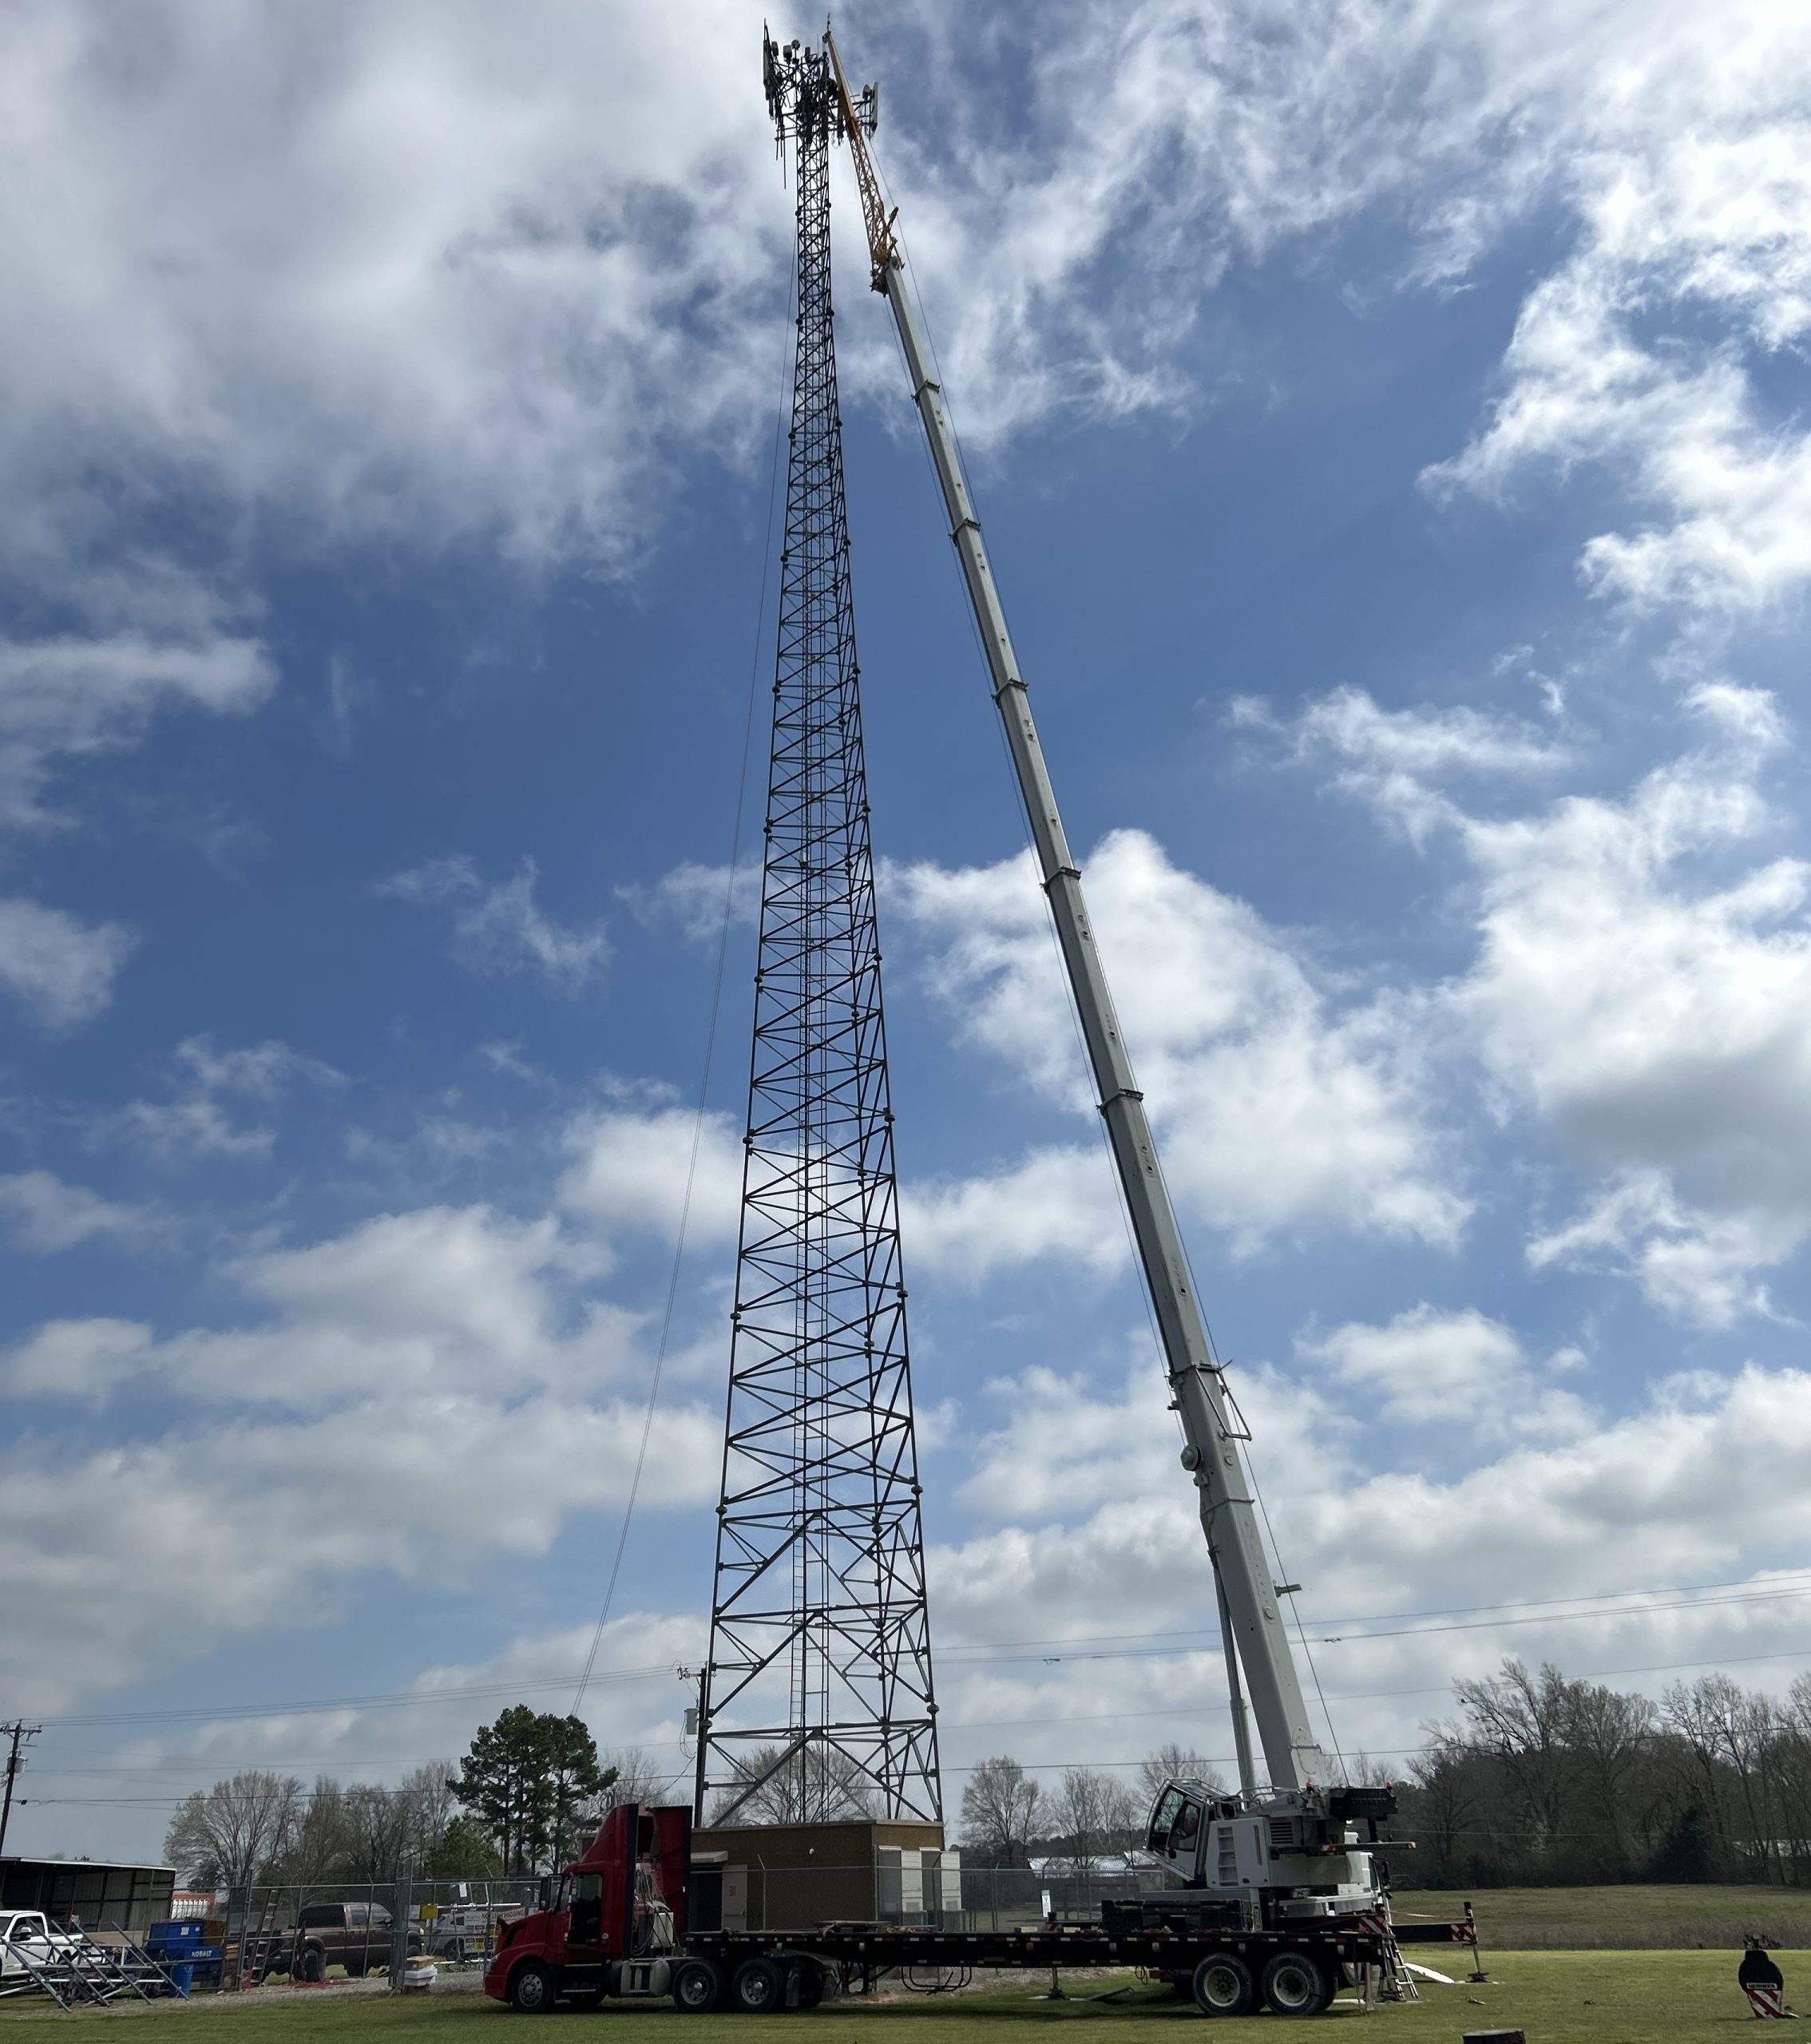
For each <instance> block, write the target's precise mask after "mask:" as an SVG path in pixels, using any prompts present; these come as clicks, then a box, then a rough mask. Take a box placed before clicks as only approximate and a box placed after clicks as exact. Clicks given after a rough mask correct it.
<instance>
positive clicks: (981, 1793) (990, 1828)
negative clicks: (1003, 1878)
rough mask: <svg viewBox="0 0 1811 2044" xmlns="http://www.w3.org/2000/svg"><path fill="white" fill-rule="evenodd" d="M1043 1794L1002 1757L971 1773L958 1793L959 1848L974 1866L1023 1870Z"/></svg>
mask: <svg viewBox="0 0 1811 2044" xmlns="http://www.w3.org/2000/svg"><path fill="white" fill-rule="evenodd" d="M1043 1799H1044V1798H1043V1791H1042V1790H1041V1789H1040V1788H1039V1787H1038V1785H1037V1784H1036V1782H1035V1781H1032V1778H1031V1777H1030V1776H1029V1775H1028V1774H1027V1773H1026V1772H1025V1771H1024V1769H1023V1768H1022V1767H1020V1765H1019V1763H1018V1762H1017V1761H1016V1760H1012V1759H1009V1757H1007V1756H1006V1755H1005V1753H1000V1754H997V1755H996V1756H995V1757H994V1758H993V1759H992V1760H984V1761H982V1762H981V1765H980V1766H979V1767H977V1768H975V1769H972V1770H971V1771H970V1773H969V1779H968V1781H967V1783H966V1784H965V1786H964V1788H963V1790H962V1842H963V1844H964V1845H965V1847H966V1848H969V1854H970V1856H971V1859H972V1860H973V1864H975V1865H977V1866H985V1867H1022V1866H1023V1865H1024V1864H1025V1858H1026V1848H1027V1846H1028V1844H1029V1843H1030V1841H1031V1836H1032V1826H1033V1825H1034V1824H1036V1820H1037V1814H1038V1809H1039V1806H1040V1804H1041V1803H1042V1801H1043Z"/></svg>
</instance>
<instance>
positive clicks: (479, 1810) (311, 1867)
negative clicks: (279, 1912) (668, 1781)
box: [164, 1704, 666, 1888]
mask: <svg viewBox="0 0 1811 2044" xmlns="http://www.w3.org/2000/svg"><path fill="white" fill-rule="evenodd" d="M665 1789H666V1785H665V1782H664V1779H663V1778H661V1777H659V1776H657V1775H656V1773H655V1771H654V1770H653V1769H652V1767H651V1765H650V1764H649V1763H648V1761H647V1759H646V1758H645V1757H644V1755H642V1754H641V1753H640V1752H638V1751H637V1750H636V1749H633V1748H630V1749H627V1750H626V1751H624V1752H622V1753H613V1754H612V1755H611V1756H609V1757H608V1760H607V1761H606V1760H604V1759H603V1758H601V1757H600V1756H599V1753H598V1751H597V1745H596V1741H595V1740H594V1739H593V1738H592V1735H591V1733H590V1732H589V1731H588V1729H587V1728H586V1726H585V1724H584V1723H583V1721H581V1719H579V1718H577V1717H556V1716H554V1715H553V1713H549V1712H537V1711H534V1710H531V1709H529V1707H528V1705H525V1704H517V1705H514V1706H513V1707H512V1708H511V1709H508V1710H505V1712H503V1713H502V1714H501V1716H500V1717H498V1718H497V1720H496V1721H495V1722H494V1723H493V1724H490V1725H485V1726H484V1727H483V1728H482V1729H481V1730H480V1731H479V1732H478V1733H477V1735H476V1736H475V1737H474V1739H473V1741H472V1743H471V1745H470V1748H469V1749H468V1750H467V1751H466V1755H465V1757H464V1759H463V1760H459V1761H451V1760H446V1761H426V1762H425V1763H424V1764H423V1765H421V1766H420V1767H418V1768H416V1769H414V1770H413V1772H412V1773H410V1774H408V1775H406V1777H404V1778H403V1780H402V1781H401V1782H399V1783H398V1784H397V1785H395V1786H394V1788H388V1787H385V1786H383V1785H380V1784H377V1783H368V1782H351V1783H347V1782H341V1781H335V1779H334V1778H333V1777H331V1776H330V1775H324V1774H323V1775H319V1776H317V1777H316V1778H315V1784H314V1786H313V1787H312V1788H305V1787H304V1786H303V1783H302V1781H301V1779H300V1777H298V1776H296V1775H293V1774H277V1773H270V1772H267V1771H266V1770H264V1769H248V1770H246V1771H244V1772H242V1773H238V1774H235V1775H234V1776H232V1778H231V1779H230V1780H227V1781H216V1783H215V1784H214V1785H213V1786H212V1788H211V1789H197V1790H196V1792H195V1793H194V1794H193V1795H192V1796H187V1797H185V1798H184V1800H183V1801H182V1803H181V1804H179V1805H178V1807H177V1809H176V1814H175V1816H174V1817H172V1820H171V1822H170V1826H169V1828H168V1831H167V1832H165V1834H164V1860H165V1862H166V1863H167V1864H168V1865H170V1866H172V1867H173V1868H176V1872H177V1873H178V1874H179V1875H180V1877H181V1879H182V1880H184V1882H186V1883H188V1884H190V1885H192V1886H193V1887H196V1888H244V1887H247V1886H249V1885H251V1884H254V1883H279V1884H296V1885H299V1886H303V1887H310V1888H315V1887H323V1886H327V1885H330V1884H339V1885H341V1886H355V1885H361V1884H366V1883H374V1884H380V1885H387V1884H392V1883H394V1882H396V1881H399V1880H403V1879H405V1878H414V1877H417V1876H426V1877H429V1878H433V1879H438V1880H483V1879H485V1878H487V1877H494V1876H500V1875H504V1874H535V1873H541V1872H547V1871H549V1869H551V1868H556V1867H559V1866H563V1865H565V1864H566V1862H567V1861H568V1860H570V1859H572V1858H574V1857H576V1856H577V1854H578V1853H579V1852H581V1851H582V1850H583V1848H584V1847H585V1844H587V1843H588V1842H589V1840H590V1839H591V1837H592V1835H593V1834H594V1833H595V1832H596V1828H597V1826H598V1824H599V1823H600V1821H601V1820H602V1817H603V1814H604V1811H605V1809H607V1808H608V1807H609V1805H610V1804H612V1803H613V1802H627V1801H631V1800H635V1801H647V1800H651V1799H658V1798H659V1797H660V1796H663V1795H664V1792H665Z"/></svg>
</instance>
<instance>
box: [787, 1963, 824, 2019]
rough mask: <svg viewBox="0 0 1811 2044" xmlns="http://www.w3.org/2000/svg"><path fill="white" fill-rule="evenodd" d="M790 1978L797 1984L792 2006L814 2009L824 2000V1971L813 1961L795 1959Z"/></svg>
mask: <svg viewBox="0 0 1811 2044" xmlns="http://www.w3.org/2000/svg"><path fill="white" fill-rule="evenodd" d="M792 1977H793V1979H795V1980H796V1981H797V1982H798V1983H799V1986H798V1989H797V1991H796V1993H795V1995H794V2006H795V2007H798V2008H802V2009H814V2008H815V2007H817V2006H818V2003H819V2002H822V1999H823V1998H824V1969H823V1968H822V1967H821V1966H820V1965H818V1962H817V1961H816V1960H815V1959H795V1960H794V1961H793V1965H792Z"/></svg>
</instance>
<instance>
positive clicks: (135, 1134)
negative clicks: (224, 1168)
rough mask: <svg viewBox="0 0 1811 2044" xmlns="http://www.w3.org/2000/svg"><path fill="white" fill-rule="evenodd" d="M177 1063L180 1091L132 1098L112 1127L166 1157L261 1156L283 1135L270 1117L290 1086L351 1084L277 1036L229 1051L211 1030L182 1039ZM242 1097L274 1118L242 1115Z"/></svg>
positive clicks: (113, 1118)
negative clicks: (166, 1096)
mask: <svg viewBox="0 0 1811 2044" xmlns="http://www.w3.org/2000/svg"><path fill="white" fill-rule="evenodd" d="M174 1064H175V1083H174V1086H173V1088H172V1097H171V1098H170V1099H167V1100H145V1099H137V1100H130V1101H129V1102H128V1103H126V1105H125V1107H121V1109H120V1111H118V1113H117V1114H116V1115H113V1116H111V1117H109V1120H108V1122H107V1123H106V1124H105V1127H106V1129H107V1131H108V1132H109V1133H111V1134H113V1135H116V1136H117V1137H118V1138H120V1139H122V1140H124V1141H126V1142H129V1143H137V1144H140V1145H141V1146H143V1147H145V1148H146V1149H149V1150H153V1151H157V1152H159V1153H160V1154H161V1155H165V1156H174V1155H179V1154H186V1155H190V1156H196V1157H261V1156H264V1155H267V1154H268V1152H269V1151H270V1148H271V1145H272V1143H275V1140H276V1127H275V1122H274V1120H273V1119H269V1118H268V1117H269V1116H270V1115H271V1114H272V1112H273V1111H274V1110H275V1107H276V1106H277V1103H278V1102H279V1099H280V1098H281V1096H282V1095H283V1091H284V1090H285V1089H286V1088H287V1087H288V1086H289V1085H291V1083H294V1082H295V1081H296V1080H298V1079H302V1080H306V1081H307V1083H309V1084H311V1085H313V1086H316V1087H335V1086H342V1085H343V1084H344V1083H346V1080H345V1075H344V1074H343V1073H342V1072H336V1071H335V1069H334V1068H333V1067H332V1066H331V1065H330V1064H323V1062H322V1061H321V1060H319V1058H312V1057H309V1056H305V1055H304V1054H303V1052H300V1051H295V1050H291V1048H290V1047H289V1045H288V1044H283V1043H278V1042H275V1041H270V1042H266V1043H262V1044H252V1045H248V1046H247V1047H246V1048H243V1049H240V1050H224V1051H221V1050H216V1048H214V1044H213V1040H212V1038H211V1037H209V1036H190V1037H188V1038H186V1039H185V1040H184V1041H183V1042H182V1043H180V1044H177V1046H176V1055H175V1059H174ZM235 1101H237V1102H239V1103H242V1104H243V1103H249V1104H251V1105H252V1106H254V1107H258V1108H261V1109H263V1110H264V1113H265V1115H266V1117H267V1118H266V1119H264V1120H261V1121H255V1122H251V1123H246V1122H243V1121H240V1120H239V1119H236V1115H235V1111H234V1108H233V1106H232V1103H233V1102H235Z"/></svg>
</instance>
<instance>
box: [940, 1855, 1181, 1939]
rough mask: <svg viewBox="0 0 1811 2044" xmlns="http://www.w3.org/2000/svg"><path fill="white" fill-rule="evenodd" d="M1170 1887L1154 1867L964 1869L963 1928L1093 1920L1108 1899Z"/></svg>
mask: <svg viewBox="0 0 1811 2044" xmlns="http://www.w3.org/2000/svg"><path fill="white" fill-rule="evenodd" d="M1174 1885H1175V1882H1174V1877H1173V1876H1168V1875H1166V1874H1165V1872H1163V1869H1162V1868H1156V1867H1151V1868H1138V1869H1135V1870H1134V1871H1132V1872H1085V1871H1084V1872H1066V1873H1057V1872H1053V1871H1052V1872H1042V1873H1040V1872H1037V1871H1036V1869H1034V1868H1030V1867H969V1866H965V1867H964V1868H963V1869H962V1915H963V1919H964V1922H965V1926H966V1927H967V1928H969V1929H970V1930H975V1931H1009V1930H1012V1929H1013V1928H1014V1927H1016V1926H1017V1925H1019V1924H1020V1923H1042V1922H1043V1921H1044V1918H1045V1917H1046V1916H1051V1915H1053V1916H1055V1917H1056V1918H1057V1919H1058V1920H1059V1921H1061V1920H1064V1919H1069V1918H1084V1919H1094V1918H1096V1917H1098V1916H1099V1915H1100V1905H1101V1903H1103V1902H1104V1901H1106V1900H1108V1899H1109V1898H1110V1897H1112V1896H1116V1895H1148V1894H1151V1893H1154V1892H1155V1891H1158V1890H1159V1889H1162V1888H1168V1887H1173V1886H1174Z"/></svg>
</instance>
